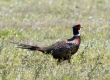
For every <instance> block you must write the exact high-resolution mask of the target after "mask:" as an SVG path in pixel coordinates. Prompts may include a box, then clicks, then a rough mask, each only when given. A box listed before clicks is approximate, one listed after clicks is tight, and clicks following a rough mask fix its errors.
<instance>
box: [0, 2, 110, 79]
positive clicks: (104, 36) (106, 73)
mask: <svg viewBox="0 0 110 80" xmlns="http://www.w3.org/2000/svg"><path fill="white" fill-rule="evenodd" d="M109 4H110V1H109V0H60V1H59V0H0V80H110V5H109ZM78 23H80V24H81V25H82V26H83V28H82V29H81V30H80V34H81V37H82V41H81V45H80V48H79V50H78V52H77V53H76V54H75V55H73V56H72V59H71V64H69V63H68V62H67V61H64V62H62V63H61V64H60V65H57V60H55V59H53V57H52V56H51V55H44V54H42V53H41V52H38V51H35V52H31V51H28V50H22V49H18V48H16V45H14V44H11V43H10V42H11V41H14V42H20V43H27V44H33V45H40V46H48V45H51V44H53V43H55V42H57V41H60V40H65V39H68V38H71V37H72V36H73V32H72V26H73V25H74V24H78Z"/></svg>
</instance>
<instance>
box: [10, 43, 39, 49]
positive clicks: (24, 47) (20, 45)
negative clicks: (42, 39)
mask: <svg viewBox="0 0 110 80" xmlns="http://www.w3.org/2000/svg"><path fill="white" fill-rule="evenodd" d="M11 43H13V44H17V48H22V49H28V50H39V48H40V47H38V46H32V45H28V44H22V43H17V42H11Z"/></svg>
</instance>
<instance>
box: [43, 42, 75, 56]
mask: <svg viewBox="0 0 110 80" xmlns="http://www.w3.org/2000/svg"><path fill="white" fill-rule="evenodd" d="M74 45H75V44H74V43H73V42H69V43H68V42H67V41H66V40H64V41H59V42H57V43H55V44H53V45H51V46H48V47H45V51H46V52H47V53H50V52H52V53H53V54H54V53H55V54H62V53H66V52H68V51H72V50H73V48H74Z"/></svg>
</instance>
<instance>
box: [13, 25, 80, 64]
mask: <svg viewBox="0 0 110 80" xmlns="http://www.w3.org/2000/svg"><path fill="white" fill-rule="evenodd" d="M80 28H81V25H80V24H77V25H74V26H73V34H74V36H73V37H72V38H70V39H67V40H62V41H59V42H57V43H55V44H53V45H50V46H47V47H40V46H33V45H27V44H19V43H15V44H18V47H19V48H22V49H28V50H32V51H35V50H37V51H40V52H43V53H47V54H51V55H52V56H53V58H55V59H58V62H61V61H63V60H68V62H70V59H71V56H72V55H73V54H75V53H76V52H77V51H78V49H79V45H80V42H81V38H80V34H79V31H78V30H80Z"/></svg>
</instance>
